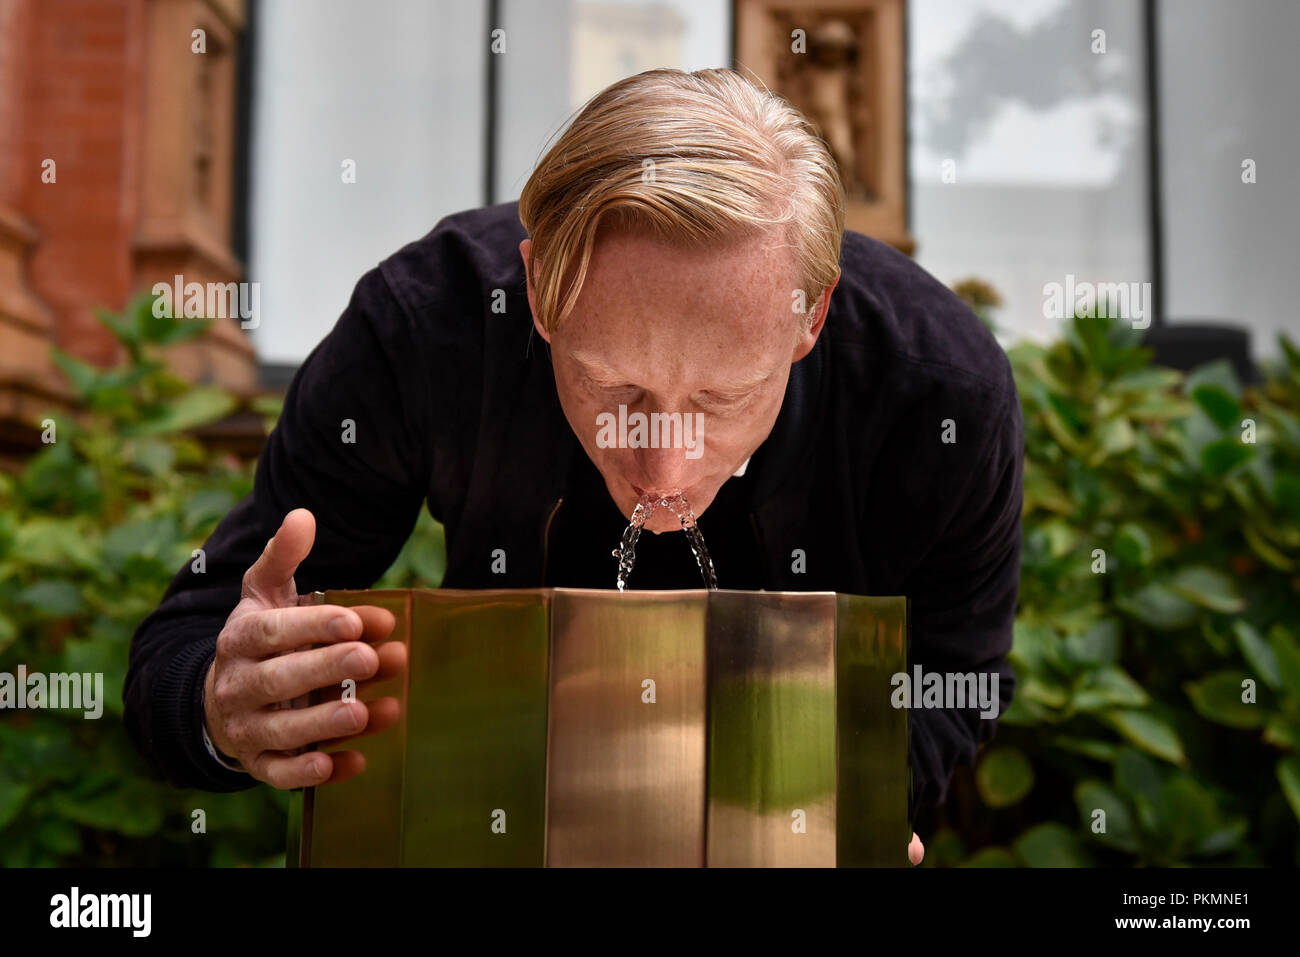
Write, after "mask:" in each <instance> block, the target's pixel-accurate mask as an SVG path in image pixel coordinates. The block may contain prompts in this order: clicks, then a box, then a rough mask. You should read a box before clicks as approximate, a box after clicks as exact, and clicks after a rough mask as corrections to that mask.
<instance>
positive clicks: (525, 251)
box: [519, 239, 551, 345]
mask: <svg viewBox="0 0 1300 957" xmlns="http://www.w3.org/2000/svg"><path fill="white" fill-rule="evenodd" d="M532 251H533V241H532V240H531V239H525V240H524V241H523V242H521V243H520V244H519V255H520V256H522V257H524V277H525V278H526V280H527V283H528V310H529V311H530V312H531V313H532V314H533V328H534V329H536V330H537V334H538V335H539V336H541V337H542V338H543V339H545V340H546V344H547V345H550V342H551V334H550V333H549V332H547V331H546V330H545V329H543V328H542V324H541V323H540V322H538V321H537V301H536V299H535V298H534V296H533V274H532V273H531V272H530V271H529V269H528V257H529V256H530V255H531V254H532Z"/></svg>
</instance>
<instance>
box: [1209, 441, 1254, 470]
mask: <svg viewBox="0 0 1300 957" xmlns="http://www.w3.org/2000/svg"><path fill="white" fill-rule="evenodd" d="M1254 457H1255V448H1254V446H1251V445H1244V444H1242V442H1241V441H1240V440H1238V439H1219V440H1218V441H1217V442H1211V443H1209V444H1208V445H1206V446H1205V447H1204V448H1203V449H1201V468H1202V469H1203V470H1204V471H1205V474H1206V475H1209V476H1211V477H1214V478H1219V477H1222V476H1224V475H1227V474H1228V473H1229V472H1231V471H1232V470H1233V469H1235V468H1237V467H1238V466H1240V465H1242V464H1243V463H1245V462H1249V461H1250V460H1251V459H1252V458H1254Z"/></svg>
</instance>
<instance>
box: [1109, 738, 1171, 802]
mask: <svg viewBox="0 0 1300 957" xmlns="http://www.w3.org/2000/svg"><path fill="white" fill-rule="evenodd" d="M1162 780H1163V779H1162V777H1161V772H1160V766H1159V765H1158V764H1156V763H1155V762H1154V761H1152V760H1151V759H1150V758H1148V757H1147V756H1146V755H1145V754H1143V753H1141V752H1140V751H1135V750H1133V749H1132V748H1128V747H1126V748H1123V749H1121V750H1120V752H1119V754H1118V755H1116V756H1115V786H1116V787H1117V788H1119V790H1120V791H1121V792H1122V793H1124V794H1127V795H1130V796H1131V797H1132V799H1133V800H1134V801H1136V800H1137V798H1139V797H1142V798H1145V799H1146V800H1147V801H1148V802H1155V801H1159V800H1160V788H1161V785H1162Z"/></svg>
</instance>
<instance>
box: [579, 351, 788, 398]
mask: <svg viewBox="0 0 1300 957" xmlns="http://www.w3.org/2000/svg"><path fill="white" fill-rule="evenodd" d="M569 357H570V358H572V359H573V360H574V361H575V362H577V363H579V364H580V365H584V366H586V367H587V368H588V369H589V370H591V371H593V372H595V373H597V374H599V375H600V376H602V377H603V378H605V379H608V380H610V381H616V382H628V381H631V379H632V377H631V376H625V375H622V374H621V373H619V372H618V370H616V369H611V368H610V367H609V366H608V365H606V364H605V363H604V361H603V360H601V359H600V358H599V357H598V356H596V355H594V354H592V353H589V352H573V351H570V352H569ZM773 374H774V373H773V372H764V371H763V370H761V369H760V370H758V371H757V372H755V373H753V374H752V375H748V376H741V377H740V378H738V379H732V380H731V381H729V382H727V384H726V385H724V386H722V387H721V391H724V392H725V391H735V392H740V391H744V390H746V389H752V388H754V387H755V386H758V385H761V384H762V383H764V382H766V381H767V380H768V379H770V378H772V375H773Z"/></svg>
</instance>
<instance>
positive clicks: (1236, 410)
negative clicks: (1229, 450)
mask: <svg viewBox="0 0 1300 957" xmlns="http://www.w3.org/2000/svg"><path fill="white" fill-rule="evenodd" d="M1192 401H1193V402H1195V403H1196V404H1197V405H1198V406H1199V407H1200V408H1201V410H1202V411H1203V412H1204V413H1205V414H1206V415H1208V416H1209V417H1210V419H1211V420H1212V421H1213V422H1214V424H1215V425H1217V426H1218V427H1219V428H1221V429H1226V428H1229V427H1230V426H1233V425H1236V424H1237V423H1238V422H1240V421H1241V403H1240V402H1238V401H1237V400H1236V399H1235V398H1233V397H1232V395H1231V394H1230V393H1229V392H1228V391H1227V390H1226V389H1224V388H1223V387H1222V386H1218V385H1213V384H1211V383H1205V384H1203V385H1199V386H1197V387H1196V388H1195V389H1193V390H1192Z"/></svg>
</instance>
